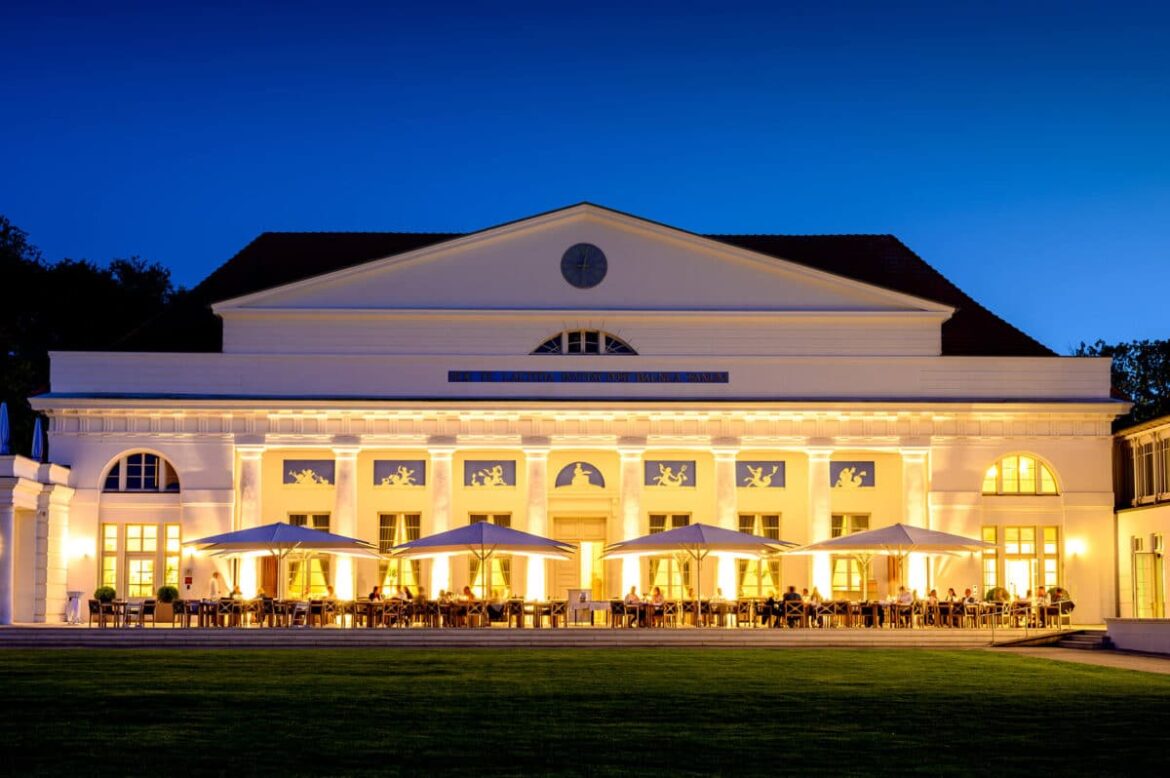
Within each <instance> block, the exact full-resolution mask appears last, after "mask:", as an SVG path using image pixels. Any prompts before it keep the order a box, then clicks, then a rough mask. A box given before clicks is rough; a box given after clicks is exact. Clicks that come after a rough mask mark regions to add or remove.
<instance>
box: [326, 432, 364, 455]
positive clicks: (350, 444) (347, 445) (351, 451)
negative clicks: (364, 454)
mask: <svg viewBox="0 0 1170 778" xmlns="http://www.w3.org/2000/svg"><path fill="white" fill-rule="evenodd" d="M331 448H332V449H333V455H334V456H335V457H337V458H338V459H356V458H357V455H358V452H360V451H361V450H362V442H361V439H360V438H358V437H357V436H356V435H334V436H333V443H332V445H331Z"/></svg>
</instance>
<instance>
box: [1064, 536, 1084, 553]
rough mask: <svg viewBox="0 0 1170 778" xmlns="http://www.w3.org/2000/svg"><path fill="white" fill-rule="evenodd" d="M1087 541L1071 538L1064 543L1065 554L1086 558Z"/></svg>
mask: <svg viewBox="0 0 1170 778" xmlns="http://www.w3.org/2000/svg"><path fill="white" fill-rule="evenodd" d="M1085 551H1086V548H1085V541H1083V540H1081V539H1080V538H1069V539H1068V540H1066V541H1065V542H1064V552H1065V553H1066V554H1068V555H1069V556H1070V557H1078V556H1084V554H1085Z"/></svg>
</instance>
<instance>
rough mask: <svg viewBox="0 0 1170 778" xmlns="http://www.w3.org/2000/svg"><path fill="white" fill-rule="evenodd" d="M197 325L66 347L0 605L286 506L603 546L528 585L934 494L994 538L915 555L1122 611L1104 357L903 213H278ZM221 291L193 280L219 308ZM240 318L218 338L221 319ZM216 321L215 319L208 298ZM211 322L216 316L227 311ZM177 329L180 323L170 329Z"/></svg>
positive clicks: (935, 570) (510, 581)
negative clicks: (680, 222) (873, 228)
mask: <svg viewBox="0 0 1170 778" xmlns="http://www.w3.org/2000/svg"><path fill="white" fill-rule="evenodd" d="M195 292H196V297H198V296H199V295H203V297H204V298H205V299H207V300H208V301H214V303H215V304H214V306H213V309H214V313H215V315H216V316H217V317H218V320H212V319H211V318H210V314H205V313H204V312H203V311H200V310H192V311H190V312H189V313H190V315H191V318H190V320H189V321H185V322H184V321H179V322H176V321H173V320H172V321H169V322H166V321H160V322H158V323H155V324H152V325H151V326H150V327H148V328H147V330H148V333H147V334H150V332H149V331H151V330H153V331H154V333H153V334H155V335H158V334H159V333H162V334H163V335H165V336H168V337H173V338H174V339H175V342H176V343H178V342H180V341H182V339H183V338H184V337H188V338H189V339H190V340H191V341H198V340H199V339H200V338H204V341H203V342H201V343H198V344H196V345H195V346H192V343H181V344H180V345H178V346H175V347H178V348H190V347H195V348H202V349H204V350H203V351H200V352H195V353H166V352H165V351H138V352H118V353H54V354H52V375H51V391H50V392H49V393H47V394H44V395H41V396H39V397H36V398H34V399H33V404H34V406H35V407H36V408H37V409H39V410H40V411H42V412H43V413H45V414H47V415H48V417H49V419H50V432H49V439H50V449H49V450H50V458H51V460H52V464H44V465H40V464H37V463H34V462H30V461H29V460H26V459H22V458H19V457H17V458H12V457H9V458H5V459H3V460H0V533H2V536H3V537H2V541H3V548H2V552H0V590H2V591H0V621H12V620H16V621H55V620H59V619H60V618H61V615H62V612H63V609H64V602H65V597H66V592H67V591H70V590H77V591H81V592H84V593H86V594H87V595H88V593H89V592H92V591H93V590H94V588H95V587H97V586H98V585H109V586H113V587H114V588H115V589H116V590H117V591H118V593H119V594H120V595H122V596H124V597H145V596H150V595H152V594H153V592H154V591H155V590H156V589H157V588H158V587H159V586H161V585H163V584H165V583H173V584H177V585H179V587H180V589H181V590H183V591H184V593H185V594H186V595H187V596H202V595H204V594H206V588H207V581H208V579H209V577H210V575H211V572H212V571H213V569H219V570H220V571H221V572H222V573H223V574H224V575H225V576H226V577H228V578H229V580H234V581H235V582H238V584H239V585H240V587H241V588H242V589H243V590H244V592H245V594H247V593H250V592H252V591H255V590H256V589H257V588H258V587H263V588H264V589H265V590H266V591H272V590H273V589H274V588H275V583H276V581H275V578H276V575H277V571H276V569H275V567H274V566H273V565H272V564H271V563H270V562H265V561H263V560H246V561H243V562H238V563H232V562H228V561H224V560H220V559H213V558H207V557H200V556H198V555H195V554H193V553H192V552H190V551H188V550H186V549H184V547H183V546H182V545H181V544H182V542H183V541H184V540H189V539H193V538H197V537H200V536H204V535H208V534H212V533H217V532H222V531H227V530H230V529H232V528H240V527H247V526H252V525H259V524H264V523H269V522H273V521H291V522H294V523H301V524H307V525H310V526H315V527H321V528H326V527H327V528H329V529H330V530H331V531H334V532H338V533H342V534H347V535H354V536H358V537H362V538H366V539H369V540H371V541H375V542H378V543H380V544H381V545H382V546H383V547H388V546H390V545H392V544H393V543H395V542H401V541H402V540H403V539H407V538H413V537H417V536H419V535H420V534H421V535H426V534H429V533H432V532H435V531H439V530H444V529H448V528H451V527H455V526H458V525H461V524H465V523H468V522H472V521H479V520H488V521H494V522H501V523H505V522H506V523H508V524H510V525H511V526H513V527H516V528H519V529H525V530H528V531H531V532H535V533H539V534H544V535H548V536H551V537H555V538H558V539H563V540H567V541H572V542H574V543H577V544H579V547H580V551H579V553H578V556H577V558H576V559H574V560H573V561H572V562H556V563H553V562H545V561H532V562H530V561H526V560H519V559H516V560H509V559H506V558H504V559H500V560H499V561H498V562H496V563H495V564H494V565H493V569H492V570H491V578H490V581H491V584H490V585H491V587H492V588H493V589H494V590H505V589H506V590H509V591H511V592H513V593H517V594H522V595H526V596H528V597H544V596H557V595H562V596H563V595H564V593H565V592H566V591H567V590H568V589H570V588H586V589H592V590H593V591H594V593H595V595H596V596H599V597H603V596H608V595H616V594H619V593H620V592H622V591H625V590H628V589H629V587H630V586H636V587H638V588H639V589H646V588H648V587H650V586H653V585H659V586H662V587H663V588H664V589H665V590H666V591H667V592H668V593H671V592H673V593H675V594H678V593H679V592H680V591H681V590H682V588H683V587H686V586H688V585H693V584H694V583H695V582H694V581H693V580H691V575H692V571H691V570H689V569H687V568H686V567H685V566H682V567H680V565H679V563H678V562H676V561H675V560H673V559H669V558H663V559H641V560H625V561H605V560H602V559H601V558H600V554H601V550H602V548H603V547H604V545H605V544H606V543H608V542H613V541H616V540H620V539H623V538H629V537H633V536H636V535H641V534H645V533H647V532H651V531H656V530H661V529H664V528H670V527H673V526H678V525H681V524H685V523H688V522H699V521H702V522H707V523H714V524H718V525H721V526H725V527H730V528H736V529H743V530H746V531H751V532H756V533H760V534H765V535H771V536H773V537H780V538H783V539H785V540H788V541H792V542H796V543H805V542H812V541H816V540H822V539H825V538H828V537H831V536H834V535H839V534H842V533H848V532H852V531H857V530H859V529H863V528H877V527H881V526H884V525H887V524H891V523H894V522H906V523H910V524H916V525H921V526H927V527H932V528H937V529H941V530H946V531H949V532H955V533H961V534H964V535H968V536H973V537H982V538H985V539H988V540H992V541H994V542H995V543H996V544H997V546H998V548H997V550H996V552H995V553H986V554H978V555H962V556H954V557H946V558H940V559H937V560H933V561H930V562H922V563H919V564H917V565H916V566H914V567H913V569H911V570H910V571H909V577H910V582H911V584H912V585H913V586H914V588H917V589H918V590H919V591H920V592H922V593H925V591H926V590H927V589H929V588H932V587H938V588H945V587H950V586H953V587H955V588H957V589H960V590H962V589H963V588H967V587H972V588H978V589H980V590H985V589H987V588H988V587H991V586H994V585H1002V586H1005V587H1008V588H1009V589H1015V590H1020V591H1022V590H1025V589H1028V588H1034V587H1036V586H1038V585H1041V584H1044V585H1048V586H1053V585H1059V586H1062V587H1065V588H1066V589H1068V590H1069V591H1070V593H1071V595H1072V596H1073V598H1074V599H1075V600H1076V602H1077V616H1078V620H1083V621H1089V622H1091V621H1099V620H1100V619H1101V618H1102V617H1104V616H1107V615H1111V614H1113V613H1114V612H1115V611H1116V610H1117V603H1118V593H1117V585H1116V581H1117V579H1116V574H1115V571H1114V563H1115V558H1116V557H1115V554H1116V550H1115V531H1114V513H1113V505H1114V498H1113V492H1112V481H1111V464H1110V463H1111V443H1112V437H1111V434H1110V423H1111V422H1112V420H1113V419H1114V418H1115V417H1116V416H1117V415H1118V414H1119V413H1122V412H1124V410H1125V408H1126V405H1125V404H1124V403H1122V402H1119V401H1117V400H1116V399H1113V398H1112V397H1111V395H1110V386H1109V361H1108V360H1106V359H1084V358H1068V357H1057V356H1055V355H1054V354H1052V352H1050V351H1049V350H1047V349H1046V348H1044V347H1043V346H1041V345H1040V344H1038V343H1036V342H1035V341H1033V340H1032V339H1030V338H1028V337H1027V336H1026V335H1024V334H1023V333H1021V332H1019V331H1018V330H1016V329H1014V328H1013V327H1011V326H1010V325H1008V324H1007V323H1005V322H1003V321H1002V320H1000V319H998V318H997V317H995V316H994V315H992V314H991V313H989V312H988V311H987V310H985V309H984V308H982V307H981V306H980V305H979V304H978V303H976V302H975V301H974V300H972V299H970V298H969V297H967V296H966V295H965V294H963V292H961V291H960V290H959V289H957V288H956V287H954V286H953V285H952V284H951V283H950V282H948V281H947V280H946V279H945V278H943V277H942V276H941V275H939V274H938V273H937V271H935V270H934V269H933V268H931V267H930V266H929V265H927V264H926V263H925V262H923V261H922V260H921V259H920V258H919V257H917V256H916V255H915V254H913V252H911V251H910V250H909V249H907V248H906V247H905V246H904V245H902V244H901V243H900V242H899V241H897V240H896V239H895V238H892V237H890V236H880V235H878V236H779V235H739V236H737V235H716V236H703V235H696V234H693V233H689V232H686V231H683V230H680V229H677V228H674V227H669V226H666V225H662V224H658V223H654V222H651V221H647V220H645V219H640V218H637V217H635V216H630V215H627V214H623V213H619V212H615V211H612V210H608V209H605V208H601V207H598V206H594V205H588V204H582V205H577V206H573V207H569V208H565V209H561V210H557V211H553V212H550V213H545V214H541V215H537V216H533V217H531V218H526V219H521V220H519V221H516V222H512V223H509V224H505V225H501V226H498V227H493V228H490V229H485V230H482V231H480V232H476V233H472V234H466V235H433V234H404V233H367V234H354V233H345V234H341V233H304V234H288V233H284V234H265V235H262V236H261V237H260V238H258V239H257V240H256V241H254V242H253V243H252V244H250V245H249V246H248V247H246V248H245V249H244V250H243V251H241V252H240V254H238V255H237V256H236V257H234V258H233V259H232V260H230V261H229V262H228V263H227V264H225V265H224V266H223V267H221V268H220V269H219V270H217V271H216V272H215V273H214V274H212V276H210V277H209V278H208V279H207V280H206V281H205V282H204V283H203V284H202V285H201V286H200V287H198V288H197V289H196V290H195ZM193 308H198V306H193ZM220 321H221V322H222V340H220V334H219V329H218V327H219V322H220ZM209 326H210V328H209ZM209 333H210V334H209ZM164 345H165V343H164ZM475 573H476V571H475V570H473V569H472V568H471V565H470V564H469V563H468V562H467V560H465V559H459V558H455V559H450V560H435V561H423V562H410V563H404V564H403V565H399V564H397V563H395V564H386V563H379V562H376V561H369V562H366V561H357V562H353V561H350V560H344V559H339V560H334V561H328V560H326V561H314V562H310V563H309V566H308V569H305V566H304V565H297V564H294V565H292V566H291V569H290V571H289V572H288V575H289V576H290V577H291V579H292V580H291V581H289V584H290V585H292V586H293V587H297V586H299V587H301V588H302V589H304V588H312V589H319V588H320V587H323V586H324V585H325V583H326V582H331V583H332V584H333V585H334V586H335V587H336V590H337V593H338V595H339V596H342V597H345V596H351V595H353V594H354V593H364V592H366V591H368V590H369V589H371V588H372V587H374V586H377V585H382V584H388V585H395V584H397V583H399V582H404V583H407V584H409V585H411V586H422V587H424V588H426V589H427V590H428V592H430V593H435V592H437V591H438V590H439V589H451V588H456V589H458V588H461V587H462V586H463V585H465V584H467V583H469V582H472V581H473V580H477V576H476V575H475ZM865 574H866V573H864V572H863V571H861V570H860V569H859V568H858V567H857V565H856V563H855V562H854V561H852V560H851V559H848V558H834V557H830V556H821V557H797V556H793V557H789V558H784V559H782V560H780V561H778V562H766V563H747V562H736V561H725V560H720V563H719V564H718V565H708V566H705V567H704V569H703V575H704V579H705V580H703V581H702V582H700V585H701V586H702V588H703V591H705V592H707V593H710V592H713V591H714V590H715V588H716V587H718V588H720V589H722V591H723V593H724V595H725V596H728V597H731V596H736V595H755V594H760V593H763V594H765V595H766V594H767V593H768V592H769V591H771V590H773V589H777V588H779V587H781V586H783V585H788V584H793V585H796V586H798V587H804V586H809V587H811V586H814V585H815V586H817V587H818V588H819V589H820V590H821V592H823V593H826V594H828V593H833V594H834V595H836V596H839V597H856V596H858V595H859V594H860V592H861V590H862V587H863V583H867V584H868V586H869V591H871V592H872V591H875V590H876V591H878V592H880V593H884V592H885V591H886V590H887V587H888V586H889V585H890V583H891V580H892V576H893V575H894V572H893V569H892V567H891V566H890V565H888V564H887V563H886V560H875V563H874V564H873V565H872V566H871V567H870V569H869V571H868V573H867V574H868V576H869V579H870V580H869V581H868V582H863V581H862V580H861V579H862V576H863V575H865Z"/></svg>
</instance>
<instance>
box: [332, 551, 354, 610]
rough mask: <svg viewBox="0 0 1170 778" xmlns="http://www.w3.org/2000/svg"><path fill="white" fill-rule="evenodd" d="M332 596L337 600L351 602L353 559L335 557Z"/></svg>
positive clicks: (352, 592) (352, 593)
mask: <svg viewBox="0 0 1170 778" xmlns="http://www.w3.org/2000/svg"><path fill="white" fill-rule="evenodd" d="M333 559H334V562H333V564H334V570H335V571H336V572H334V574H333V594H334V596H335V597H337V599H339V600H352V599H353V595H354V581H353V557H347V556H335V557H334V558H333Z"/></svg>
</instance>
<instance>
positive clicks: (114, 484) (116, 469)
mask: <svg viewBox="0 0 1170 778" xmlns="http://www.w3.org/2000/svg"><path fill="white" fill-rule="evenodd" d="M121 477H122V463H121V462H115V463H114V466H113V467H111V468H110V472H109V473H108V474H106V483H105V486H103V487H102V488H103V489H105V490H106V491H107V492H116V491H118V490H119V489H121V488H122V484H121V482H120V480H119V479H120V478H121Z"/></svg>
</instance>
